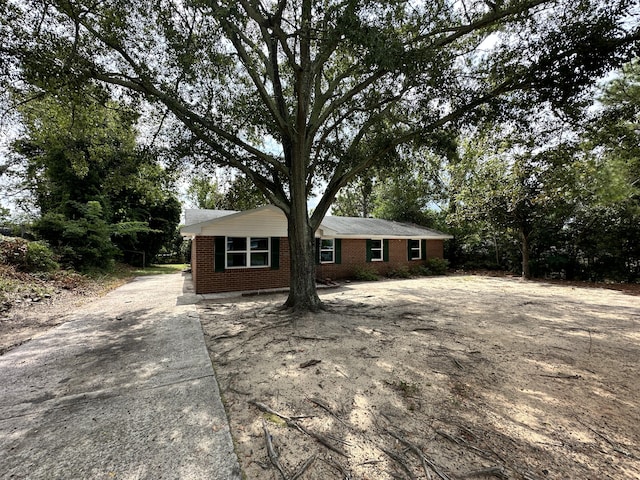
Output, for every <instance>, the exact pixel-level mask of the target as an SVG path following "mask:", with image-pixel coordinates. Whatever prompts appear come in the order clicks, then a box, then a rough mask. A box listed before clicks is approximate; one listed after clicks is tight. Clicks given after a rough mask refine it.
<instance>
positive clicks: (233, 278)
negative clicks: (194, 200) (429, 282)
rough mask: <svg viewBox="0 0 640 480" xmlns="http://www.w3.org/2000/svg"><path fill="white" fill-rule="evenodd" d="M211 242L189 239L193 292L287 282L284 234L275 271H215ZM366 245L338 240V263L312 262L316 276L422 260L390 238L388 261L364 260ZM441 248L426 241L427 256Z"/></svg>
mask: <svg viewBox="0 0 640 480" xmlns="http://www.w3.org/2000/svg"><path fill="white" fill-rule="evenodd" d="M214 243H215V242H214V237H195V238H194V239H193V241H192V250H191V252H192V253H191V272H192V276H193V285H194V289H195V292H196V293H198V294H204V293H217V292H234V291H244V290H262V289H269V288H280V287H287V286H288V285H289V274H290V259H289V241H288V239H287V238H286V237H283V238H280V268H279V269H278V270H272V269H270V268H241V269H230V270H226V271H224V272H216V271H215V268H214V253H215V252H214ZM366 244H367V242H366V240H364V239H347V238H344V239H342V240H341V247H342V248H341V252H342V258H341V260H342V261H341V263H340V264H334V263H325V264H320V265H316V277H317V278H319V279H326V278H330V279H332V280H339V279H344V278H352V277H353V275H354V272H355V270H356V268H357V267H366V268H368V269H373V270H375V271H377V272H378V274H380V275H386V274H387V273H389V272H390V271H391V270H394V269H397V268H398V267H400V266H405V267H409V268H410V267H411V266H413V265H420V264H422V263H423V262H424V259H422V260H413V261H409V260H407V240H397V239H390V240H389V261H388V262H368V263H367V261H366V258H367V257H366ZM443 250H444V247H443V241H442V240H427V252H426V253H427V258H434V257H438V258H442V255H443ZM423 256H424V255H423Z"/></svg>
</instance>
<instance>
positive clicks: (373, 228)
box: [185, 206, 453, 239]
mask: <svg viewBox="0 0 640 480" xmlns="http://www.w3.org/2000/svg"><path fill="white" fill-rule="evenodd" d="M260 208H262V209H264V208H271V209H273V208H275V207H272V206H271V207H260ZM256 210H258V209H256ZM237 213H240V212H237V211H234V210H201V209H188V210H186V211H185V227H189V226H192V225H196V224H202V223H207V222H210V221H215V220H217V219H220V218H223V217H227V216H229V215H234V214H237ZM242 213H245V212H242ZM318 233H319V234H321V235H323V236H330V237H353V238H369V237H387V238H389V237H403V238H430V239H447V238H453V237H452V236H451V235H447V234H445V233H442V232H439V231H437V230H433V229H430V228H425V227H421V226H419V225H414V224H410V223H402V222H393V221H390V220H383V219H380V218H361V217H333V216H326V217H325V218H324V219H323V220H322V224H321V225H320V228H319V232H318Z"/></svg>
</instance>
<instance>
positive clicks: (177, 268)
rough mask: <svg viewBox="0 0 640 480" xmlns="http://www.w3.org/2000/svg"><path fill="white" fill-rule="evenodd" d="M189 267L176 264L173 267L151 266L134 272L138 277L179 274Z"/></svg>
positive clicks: (184, 264)
mask: <svg viewBox="0 0 640 480" xmlns="http://www.w3.org/2000/svg"><path fill="white" fill-rule="evenodd" d="M187 267H188V265H187V264H186V263H176V264H171V265H151V266H148V267H145V268H136V269H134V270H133V274H134V275H136V276H141V275H161V274H168V273H179V272H182V271H183V270H184V269H186V268H187Z"/></svg>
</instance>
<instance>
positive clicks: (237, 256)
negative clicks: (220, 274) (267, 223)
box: [226, 237, 270, 268]
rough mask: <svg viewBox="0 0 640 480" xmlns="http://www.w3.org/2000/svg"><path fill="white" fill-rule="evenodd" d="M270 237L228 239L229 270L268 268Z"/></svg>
mask: <svg viewBox="0 0 640 480" xmlns="http://www.w3.org/2000/svg"><path fill="white" fill-rule="evenodd" d="M269 247H270V242H269V237H227V248H226V250H227V252H226V253H227V261H226V265H227V268H247V267H268V266H269V258H270V248H269Z"/></svg>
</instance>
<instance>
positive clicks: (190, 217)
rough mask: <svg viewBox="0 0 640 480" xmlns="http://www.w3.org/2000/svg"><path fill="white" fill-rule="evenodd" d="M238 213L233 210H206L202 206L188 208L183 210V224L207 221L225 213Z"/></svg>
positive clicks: (224, 215) (223, 215) (225, 214)
mask: <svg viewBox="0 0 640 480" xmlns="http://www.w3.org/2000/svg"><path fill="white" fill-rule="evenodd" d="M234 213H238V212H237V211H235V210H207V209H202V208H188V209H186V210H185V211H184V224H185V226H189V225H195V224H196V223H202V222H207V221H209V220H214V219H216V218H220V217H226V216H227V215H233V214H234Z"/></svg>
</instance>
